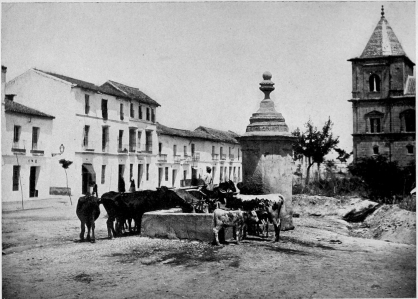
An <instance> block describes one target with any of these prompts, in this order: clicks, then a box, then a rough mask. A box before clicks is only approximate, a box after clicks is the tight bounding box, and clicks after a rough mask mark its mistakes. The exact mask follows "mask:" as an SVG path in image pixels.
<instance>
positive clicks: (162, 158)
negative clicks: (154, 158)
mask: <svg viewBox="0 0 418 299" xmlns="http://www.w3.org/2000/svg"><path fill="white" fill-rule="evenodd" d="M158 162H167V155H166V154H158Z"/></svg>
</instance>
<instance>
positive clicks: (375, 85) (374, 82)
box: [369, 74, 380, 92]
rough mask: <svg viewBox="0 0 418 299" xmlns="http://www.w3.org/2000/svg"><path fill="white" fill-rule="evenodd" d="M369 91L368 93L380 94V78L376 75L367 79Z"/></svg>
mask: <svg viewBox="0 0 418 299" xmlns="http://www.w3.org/2000/svg"><path fill="white" fill-rule="evenodd" d="M369 89H370V92H380V78H379V76H378V75H376V74H372V75H371V76H370V77H369Z"/></svg>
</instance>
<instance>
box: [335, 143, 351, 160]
mask: <svg viewBox="0 0 418 299" xmlns="http://www.w3.org/2000/svg"><path fill="white" fill-rule="evenodd" d="M334 151H336V152H337V153H338V157H337V158H336V159H337V160H339V161H340V162H341V163H346V162H347V160H348V158H350V156H351V155H352V154H353V152H351V153H347V152H346V151H345V150H343V149H341V148H338V147H336V148H334Z"/></svg>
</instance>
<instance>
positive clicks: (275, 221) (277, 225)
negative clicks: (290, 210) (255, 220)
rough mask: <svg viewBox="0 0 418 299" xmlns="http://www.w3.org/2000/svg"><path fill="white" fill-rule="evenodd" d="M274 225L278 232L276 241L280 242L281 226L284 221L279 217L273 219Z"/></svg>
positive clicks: (276, 232)
mask: <svg viewBox="0 0 418 299" xmlns="http://www.w3.org/2000/svg"><path fill="white" fill-rule="evenodd" d="M273 226H274V232H275V234H276V236H275V239H274V242H279V238H280V229H281V226H282V222H281V221H280V219H278V220H276V219H273Z"/></svg>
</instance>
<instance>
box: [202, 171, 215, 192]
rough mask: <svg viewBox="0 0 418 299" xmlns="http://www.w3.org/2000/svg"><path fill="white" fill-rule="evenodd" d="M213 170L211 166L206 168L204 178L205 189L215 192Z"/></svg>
mask: <svg viewBox="0 0 418 299" xmlns="http://www.w3.org/2000/svg"><path fill="white" fill-rule="evenodd" d="M211 172H212V169H211V168H210V167H209V166H206V173H205V175H204V176H203V182H204V184H205V185H204V188H205V189H206V190H207V191H210V192H212V191H213V179H212V175H211Z"/></svg>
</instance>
